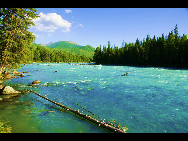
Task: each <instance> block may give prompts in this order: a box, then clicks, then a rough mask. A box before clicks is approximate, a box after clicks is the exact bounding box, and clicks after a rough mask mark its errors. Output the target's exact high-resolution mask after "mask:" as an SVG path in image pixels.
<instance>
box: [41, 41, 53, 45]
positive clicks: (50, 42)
mask: <svg viewBox="0 0 188 141" xmlns="http://www.w3.org/2000/svg"><path fill="white" fill-rule="evenodd" d="M51 44H53V42H50V43H48V44H40V45H42V46H48V45H51Z"/></svg>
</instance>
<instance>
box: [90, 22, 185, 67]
mask: <svg viewBox="0 0 188 141" xmlns="http://www.w3.org/2000/svg"><path fill="white" fill-rule="evenodd" d="M122 44H123V46H122V47H121V48H118V47H115V46H114V47H112V46H111V44H110V42H108V46H107V47H106V46H103V48H101V46H100V47H97V48H96V50H95V54H94V57H93V61H94V62H96V63H97V64H110V65H131V66H152V67H181V68H188V40H187V35H183V36H180V35H179V34H178V26H177V24H176V26H175V28H174V30H172V31H171V32H169V34H168V35H166V36H164V34H162V36H161V37H157V38H156V37H155V35H154V37H153V38H150V36H149V35H147V37H146V39H144V40H143V41H140V40H139V39H138V38H137V39H136V42H135V43H129V44H127V43H124V41H123V43H122Z"/></svg>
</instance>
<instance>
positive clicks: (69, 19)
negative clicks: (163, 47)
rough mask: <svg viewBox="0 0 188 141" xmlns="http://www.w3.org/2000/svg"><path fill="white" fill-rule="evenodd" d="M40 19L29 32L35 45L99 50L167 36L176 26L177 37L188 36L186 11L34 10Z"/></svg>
mask: <svg viewBox="0 0 188 141" xmlns="http://www.w3.org/2000/svg"><path fill="white" fill-rule="evenodd" d="M37 12H38V13H39V14H40V15H41V17H40V18H38V19H36V20H34V23H35V24H36V26H34V27H32V28H30V29H29V31H31V32H33V33H34V35H36V40H35V42H36V43H42V44H47V43H49V42H58V41H73V42H76V43H78V44H80V45H91V46H93V47H95V48H96V47H98V46H100V45H102V46H103V45H107V43H108V41H110V42H111V45H114V44H115V45H116V46H118V47H120V46H121V44H122V42H123V40H124V41H125V42H127V43H129V42H135V41H136V39H137V38H138V39H140V40H143V38H146V36H147V34H148V35H150V37H151V38H152V37H153V36H154V35H155V36H156V37H158V36H161V35H162V34H163V33H164V34H165V35H168V33H169V32H170V31H171V30H173V29H174V27H175V25H176V24H177V25H178V31H179V34H180V35H181V36H182V35H183V34H186V35H187V34H188V10H187V9H186V8H37Z"/></svg>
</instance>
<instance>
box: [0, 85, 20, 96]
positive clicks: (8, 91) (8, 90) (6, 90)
mask: <svg viewBox="0 0 188 141" xmlns="http://www.w3.org/2000/svg"><path fill="white" fill-rule="evenodd" d="M20 93H21V92H19V91H16V90H14V89H13V88H12V87H10V86H5V87H4V88H2V91H1V94H20Z"/></svg>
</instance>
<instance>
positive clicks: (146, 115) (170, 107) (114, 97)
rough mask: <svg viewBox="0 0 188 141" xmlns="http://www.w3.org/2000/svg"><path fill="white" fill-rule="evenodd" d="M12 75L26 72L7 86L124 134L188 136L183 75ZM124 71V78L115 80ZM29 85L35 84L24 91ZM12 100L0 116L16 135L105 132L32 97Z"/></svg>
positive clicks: (79, 71)
mask: <svg viewBox="0 0 188 141" xmlns="http://www.w3.org/2000/svg"><path fill="white" fill-rule="evenodd" d="M18 71H29V72H30V73H26V74H25V76H24V77H20V78H13V79H11V80H9V81H7V82H5V83H6V84H7V85H11V86H15V85H16V87H17V88H18V89H31V90H34V91H36V92H37V93H39V94H41V95H43V96H46V97H48V98H50V99H51V100H54V101H56V102H58V103H62V104H63V105H65V106H68V107H70V108H72V109H75V110H78V109H79V110H80V111H82V110H83V109H81V108H80V107H79V106H78V105H76V104H75V103H74V102H73V101H75V102H76V103H78V104H79V105H81V106H82V107H84V108H86V109H87V110H89V111H92V112H93V113H94V114H96V115H97V116H99V117H100V118H102V119H105V121H110V122H112V121H114V120H115V124H116V125H117V124H118V123H120V125H121V126H122V127H127V128H128V130H127V132H128V133H150V132H152V133H158V132H159V133H174V132H175V133H179V132H180V133H184V132H188V124H187V122H188V81H187V79H188V70H180V69H164V68H152V67H150V68H142V67H129V66H105V65H96V66H94V65H70V64H66V63H49V64H46V63H39V64H37V63H34V64H28V65H25V66H24V67H23V68H21V69H19V70H18ZM55 71H57V72H55ZM126 72H130V73H129V74H128V75H127V76H121V75H123V74H124V73H126ZM34 80H40V81H41V84H39V85H38V86H34V87H32V86H28V84H31V83H32V81H34ZM1 97H2V96H1ZM13 101H14V102H12V104H7V103H4V104H1V105H0V106H1V107H0V117H1V119H3V120H5V121H8V124H10V125H11V126H12V129H13V132H16V133H18V132H44V133H46V132H47V133H57V132H58V133H67V132H68V133H106V132H108V131H107V130H104V129H102V128H101V127H98V126H96V125H95V124H92V123H91V122H88V121H87V120H83V119H82V118H80V117H78V116H75V115H74V114H71V113H70V112H68V111H64V110H62V109H61V108H59V107H58V106H55V105H54V104H52V103H50V102H48V101H46V100H44V99H42V98H40V97H39V96H37V95H35V94H32V93H28V94H23V95H22V96H21V97H16V98H15V99H14V100H13ZM83 112H84V111H83ZM85 112H86V111H85Z"/></svg>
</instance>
